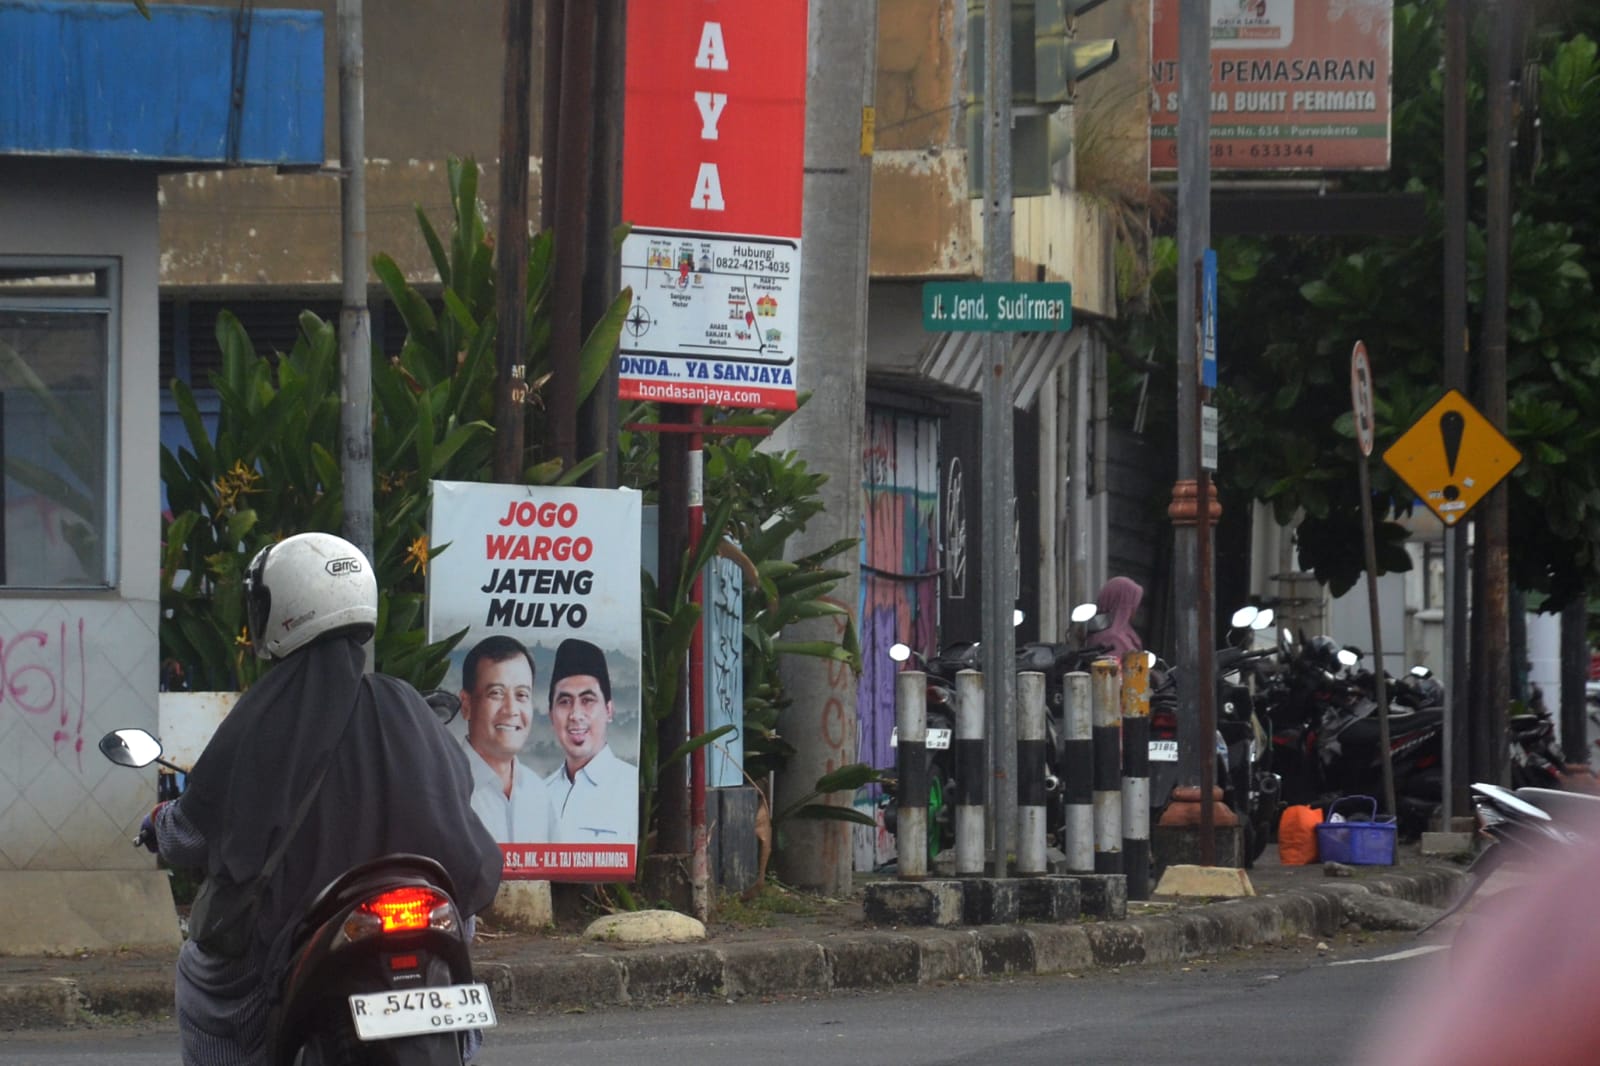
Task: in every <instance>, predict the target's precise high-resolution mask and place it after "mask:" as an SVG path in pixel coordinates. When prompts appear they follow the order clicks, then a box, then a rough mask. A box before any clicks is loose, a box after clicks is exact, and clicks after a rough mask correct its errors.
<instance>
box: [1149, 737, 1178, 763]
mask: <svg viewBox="0 0 1600 1066" xmlns="http://www.w3.org/2000/svg"><path fill="white" fill-rule="evenodd" d="M1150 761H1151V762H1177V761H1178V742H1177V741H1176V740H1152V741H1151V742H1150Z"/></svg>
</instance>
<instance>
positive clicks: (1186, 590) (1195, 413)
mask: <svg viewBox="0 0 1600 1066" xmlns="http://www.w3.org/2000/svg"><path fill="white" fill-rule="evenodd" d="M1210 244H1211V4H1210V2H1209V0H1181V3H1180V5H1179V14H1178V353H1177V372H1178V483H1177V484H1176V485H1174V486H1173V508H1174V509H1175V510H1174V511H1173V518H1174V522H1173V543H1172V591H1173V596H1172V603H1173V615H1174V617H1173V622H1174V634H1175V636H1176V641H1175V645H1174V649H1173V650H1174V655H1173V662H1174V665H1175V666H1176V667H1177V668H1178V707H1179V713H1178V775H1179V780H1180V783H1181V784H1183V785H1188V786H1193V787H1198V786H1199V784H1200V779H1201V769H1202V767H1201V763H1202V760H1208V759H1209V758H1210V752H1211V738H1210V737H1204V736H1201V733H1200V719H1199V714H1198V708H1199V706H1200V657H1201V656H1202V655H1205V654H1208V653H1209V651H1210V649H1208V648H1202V647H1201V646H1200V642H1199V634H1200V615H1199V608H1198V605H1199V602H1200V591H1201V589H1200V573H1199V569H1200V568H1199V542H1198V537H1197V534H1196V530H1197V526H1196V524H1195V522H1192V521H1191V522H1185V521H1184V520H1183V516H1182V514H1181V508H1182V505H1183V503H1184V502H1185V501H1184V500H1182V499H1181V497H1180V490H1185V489H1187V490H1188V492H1189V493H1190V495H1189V496H1188V499H1191V500H1194V501H1195V518H1196V519H1197V520H1199V521H1208V520H1209V518H1208V517H1207V516H1206V514H1205V508H1206V507H1207V503H1208V501H1205V500H1198V499H1196V498H1195V497H1194V496H1193V495H1192V493H1193V491H1194V490H1193V488H1192V487H1193V486H1196V485H1197V484H1198V479H1199V473H1200V437H1199V425H1198V421H1199V406H1198V403H1197V399H1198V393H1199V388H1200V377H1199V367H1198V365H1197V364H1198V360H1197V358H1196V355H1197V352H1198V348H1199V343H1198V342H1199V330H1198V329H1196V325H1197V323H1196V320H1195V307H1196V306H1197V301H1198V300H1199V295H1200V291H1199V289H1200V287H1199V285H1198V284H1197V282H1198V280H1199V279H1198V272H1197V270H1196V264H1198V263H1199V262H1200V258H1201V256H1202V254H1203V253H1204V252H1205V250H1206V248H1207V247H1209V246H1210ZM1209 839H1210V835H1209V834H1202V841H1201V843H1202V846H1204V845H1205V844H1206V842H1207V841H1209Z"/></svg>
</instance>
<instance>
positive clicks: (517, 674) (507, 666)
mask: <svg viewBox="0 0 1600 1066" xmlns="http://www.w3.org/2000/svg"><path fill="white" fill-rule="evenodd" d="M533 675H534V668H533V656H531V655H529V654H528V649H527V648H526V647H524V646H523V644H522V642H521V641H519V640H517V639H516V638H515V637H507V636H492V637H485V638H484V639H483V640H480V641H479V642H478V643H477V644H475V645H474V646H473V648H472V650H471V651H469V652H467V657H466V659H465V660H464V661H463V662H462V664H461V717H462V718H463V719H465V721H466V723H467V740H466V743H465V744H464V745H463V747H464V748H465V749H466V752H467V763H468V764H469V765H470V766H471V767H472V809H473V810H474V811H476V812H477V814H478V817H479V818H481V819H482V820H483V824H484V827H485V828H487V829H488V830H489V835H490V836H492V837H494V839H495V843H497V844H544V843H548V842H549V841H550V840H552V839H554V837H555V819H554V817H553V815H552V812H551V810H550V800H549V797H548V795H547V793H546V791H545V789H544V783H543V782H542V781H540V780H539V775H538V774H536V773H534V772H533V771H532V770H530V769H528V768H527V767H526V766H524V765H523V764H522V761H521V760H520V759H518V758H517V755H518V753H519V752H521V751H522V748H523V745H525V744H526V743H527V742H528V729H529V727H530V726H531V725H532V724H533V714H534V710H533Z"/></svg>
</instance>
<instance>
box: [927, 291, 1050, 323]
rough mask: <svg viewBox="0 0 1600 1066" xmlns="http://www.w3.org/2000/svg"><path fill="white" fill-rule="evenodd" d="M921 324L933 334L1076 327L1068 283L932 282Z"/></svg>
mask: <svg viewBox="0 0 1600 1066" xmlns="http://www.w3.org/2000/svg"><path fill="white" fill-rule="evenodd" d="M922 328H923V329H926V330H930V331H934V332H946V333H952V332H960V331H968V332H973V333H1043V332H1047V331H1052V330H1069V329H1071V328H1072V284H1071V283H1070V282H1066V281H1036V282H1029V281H930V282H928V283H927V284H925V285H923V286H922Z"/></svg>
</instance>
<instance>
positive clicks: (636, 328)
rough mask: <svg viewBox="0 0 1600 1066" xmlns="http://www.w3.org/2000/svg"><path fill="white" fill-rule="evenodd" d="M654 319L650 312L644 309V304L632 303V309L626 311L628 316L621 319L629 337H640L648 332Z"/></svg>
mask: <svg viewBox="0 0 1600 1066" xmlns="http://www.w3.org/2000/svg"><path fill="white" fill-rule="evenodd" d="M652 325H654V320H653V319H652V318H651V317H650V312H649V311H647V310H645V306H644V304H634V305H633V310H631V311H629V312H628V317H627V318H625V319H623V321H622V326H623V328H624V329H626V330H627V331H628V335H629V336H630V337H642V336H644V335H645V334H646V333H649V332H650V327H651V326H652Z"/></svg>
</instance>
